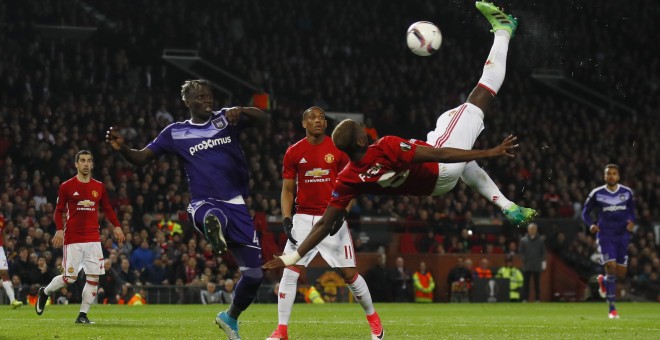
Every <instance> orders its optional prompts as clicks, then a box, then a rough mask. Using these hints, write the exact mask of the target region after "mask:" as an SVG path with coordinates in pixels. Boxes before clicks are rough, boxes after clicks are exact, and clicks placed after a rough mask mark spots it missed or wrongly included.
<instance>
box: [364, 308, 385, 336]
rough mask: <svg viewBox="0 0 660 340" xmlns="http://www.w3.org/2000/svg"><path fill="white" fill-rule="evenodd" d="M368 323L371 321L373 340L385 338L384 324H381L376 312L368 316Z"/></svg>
mask: <svg viewBox="0 0 660 340" xmlns="http://www.w3.org/2000/svg"><path fill="white" fill-rule="evenodd" d="M367 321H369V327H371V340H381V339H383V338H385V330H384V329H383V324H382V323H381V322H380V317H379V316H378V313H376V312H374V313H373V314H371V315H367Z"/></svg>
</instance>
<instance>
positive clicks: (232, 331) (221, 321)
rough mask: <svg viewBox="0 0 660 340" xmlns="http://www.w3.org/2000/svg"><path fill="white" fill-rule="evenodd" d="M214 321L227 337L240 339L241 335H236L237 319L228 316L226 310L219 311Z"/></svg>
mask: <svg viewBox="0 0 660 340" xmlns="http://www.w3.org/2000/svg"><path fill="white" fill-rule="evenodd" d="M215 323H216V324H218V326H220V328H221V329H222V330H223V331H224V332H225V334H227V339H229V340H241V337H240V336H239V335H238V321H237V320H236V319H234V318H232V317H231V316H229V314H227V312H222V313H219V314H218V315H217V316H216V317H215Z"/></svg>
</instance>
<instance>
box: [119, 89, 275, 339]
mask: <svg viewBox="0 0 660 340" xmlns="http://www.w3.org/2000/svg"><path fill="white" fill-rule="evenodd" d="M181 98H182V99H183V102H184V103H185V105H186V107H188V109H189V110H190V117H191V118H190V119H188V120H186V121H183V122H176V123H172V124H170V125H169V126H167V127H166V128H165V129H163V131H161V132H160V134H159V135H158V137H156V139H154V140H153V141H152V142H151V143H149V144H148V145H147V146H146V147H145V148H143V149H142V150H136V149H131V148H129V147H128V146H126V145H125V144H124V138H123V137H122V136H121V135H120V134H119V133H118V132H117V130H116V129H114V128H110V129H109V130H108V132H107V135H106V141H107V142H108V143H109V144H110V146H111V147H112V148H113V149H114V150H116V151H119V152H121V154H122V156H124V158H126V159H127V160H128V161H129V162H131V163H132V164H134V165H138V166H143V165H145V164H147V163H149V162H151V161H153V160H155V159H156V158H157V157H158V156H160V155H163V154H174V155H176V156H178V157H179V159H180V160H181V163H182V164H183V167H184V170H185V172H186V177H187V178H188V186H189V187H190V195H191V201H190V205H189V206H188V216H189V218H190V221H192V223H193V225H194V226H195V228H196V229H197V230H198V231H200V232H201V233H202V234H204V235H205V236H206V238H207V239H209V241H210V243H211V244H212V245H213V249H214V250H215V251H216V252H217V253H219V254H222V253H224V252H225V251H227V249H229V250H230V251H231V252H232V254H233V255H234V258H236V262H237V263H238V265H239V268H240V270H241V273H242V274H243V275H242V277H241V279H240V280H239V281H238V284H237V285H236V290H235V298H234V301H233V302H232V304H231V305H230V306H229V309H228V310H227V311H224V312H221V313H219V314H218V315H217V316H216V319H215V322H216V323H217V324H218V325H219V326H220V327H221V328H222V329H223V330H224V331H225V333H227V336H228V338H229V339H240V337H239V335H238V322H237V319H238V317H239V315H240V314H241V312H243V311H244V310H245V309H246V308H247V307H248V306H249V305H250V304H251V303H252V301H253V300H254V298H255V296H256V295H257V290H258V289H259V286H260V285H261V281H262V279H263V272H262V270H261V246H260V245H259V239H258V238H257V234H256V231H255V230H254V225H253V224H252V219H251V218H250V214H249V213H248V208H247V206H246V205H245V197H246V196H247V192H248V168H247V162H246V160H245V157H244V156H243V152H242V151H241V147H240V142H239V133H240V128H239V127H240V125H241V124H240V122H241V121H242V120H243V119H242V117H247V118H248V119H251V120H253V121H256V122H263V121H265V120H266V117H267V115H266V114H265V113H264V112H263V111H261V110H259V109H257V108H254V107H232V108H224V109H221V110H220V111H213V110H212V105H213V93H212V92H211V87H210V84H209V83H208V82H207V81H206V80H189V81H186V82H185V83H184V84H183V86H182V87H181Z"/></svg>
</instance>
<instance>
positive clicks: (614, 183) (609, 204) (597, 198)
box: [582, 164, 635, 319]
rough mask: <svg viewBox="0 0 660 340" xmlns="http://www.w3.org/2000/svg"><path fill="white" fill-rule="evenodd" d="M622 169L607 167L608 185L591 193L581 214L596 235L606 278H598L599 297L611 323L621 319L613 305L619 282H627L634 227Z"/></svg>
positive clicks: (631, 203) (633, 205) (629, 193)
mask: <svg viewBox="0 0 660 340" xmlns="http://www.w3.org/2000/svg"><path fill="white" fill-rule="evenodd" d="M619 179H620V177H619V166H617V165H616V164H608V165H606V166H605V185H603V186H600V187H598V188H596V189H594V190H592V191H591V193H590V194H589V197H588V198H587V201H586V202H585V204H584V209H583V210H582V220H583V221H584V223H585V224H586V225H587V226H589V231H591V232H592V233H596V237H597V239H598V250H599V252H600V256H601V258H600V262H601V264H602V265H603V266H605V276H603V275H598V284H599V289H598V291H599V293H600V295H601V297H603V298H607V302H608V303H609V307H610V312H609V315H608V316H609V318H610V319H618V318H619V313H618V312H617V311H616V307H615V306H614V301H615V299H616V278H617V276H618V277H619V279H621V280H623V279H625V278H626V272H627V269H628V242H629V241H630V232H632V230H633V227H634V226H635V223H634V222H633V221H634V220H635V201H634V200H633V192H632V190H631V189H630V188H628V187H626V186H623V185H621V184H619ZM595 209H598V210H599V211H598V222H596V223H594V222H593V220H592V218H591V212H592V211H594V210H595Z"/></svg>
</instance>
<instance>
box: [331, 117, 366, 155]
mask: <svg viewBox="0 0 660 340" xmlns="http://www.w3.org/2000/svg"><path fill="white" fill-rule="evenodd" d="M359 128H360V124H358V123H357V122H356V121H354V120H351V119H344V120H342V121H341V122H340V123H339V124H337V127H335V130H334V131H332V141H333V142H334V143H335V146H336V147H337V149H339V150H341V151H344V152H346V153H348V152H349V151H351V149H353V148H355V146H356V139H357V132H358V129H359Z"/></svg>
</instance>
